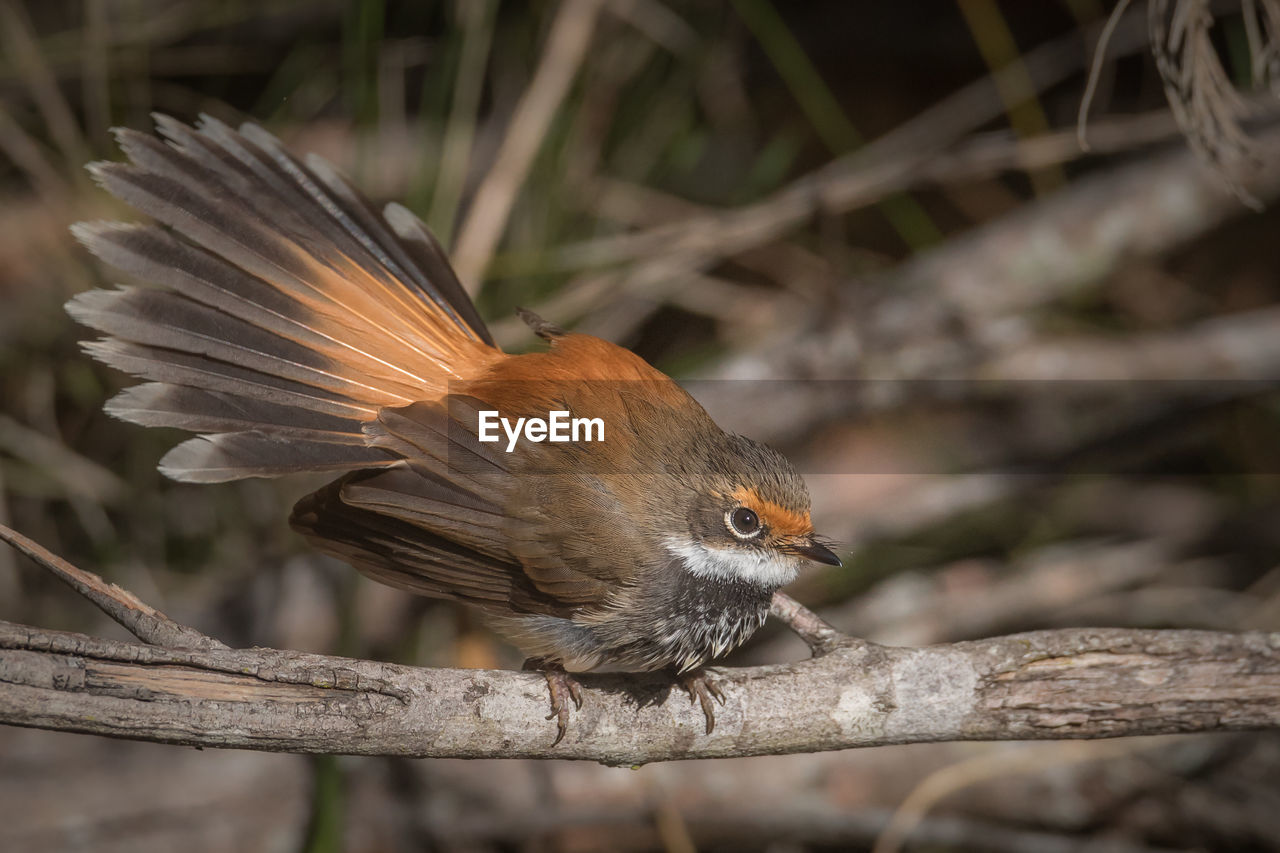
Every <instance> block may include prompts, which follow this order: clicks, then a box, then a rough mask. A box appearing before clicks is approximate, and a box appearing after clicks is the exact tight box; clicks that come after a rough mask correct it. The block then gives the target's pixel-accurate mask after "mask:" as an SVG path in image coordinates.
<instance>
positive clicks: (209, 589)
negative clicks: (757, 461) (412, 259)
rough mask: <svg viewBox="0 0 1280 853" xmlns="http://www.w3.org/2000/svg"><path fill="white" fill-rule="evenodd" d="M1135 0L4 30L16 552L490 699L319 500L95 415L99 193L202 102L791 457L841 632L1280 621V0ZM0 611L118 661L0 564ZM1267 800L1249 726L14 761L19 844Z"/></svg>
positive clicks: (1072, 820)
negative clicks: (524, 751)
mask: <svg viewBox="0 0 1280 853" xmlns="http://www.w3.org/2000/svg"><path fill="white" fill-rule="evenodd" d="M1122 5H1123V6H1124V8H1121V9H1118V10H1117V9H1116V7H1115V5H1114V4H1113V3H1112V2H1110V0H1040V2H1036V3H1026V2H1013V0H1002V2H997V0H913V2H910V3H882V2H873V1H872V0H810V2H804V3H784V2H782V0H611V2H602V3H594V2H589V0H562V2H551V0H547V1H546V2H532V3H517V2H509V0H506V2H499V0H456V2H391V0H358V2H333V0H258V1H257V2H200V1H199V0H43V2H38V3H36V2H22V1H21V0H0V201H2V203H0V306H3V307H0V521H3V522H4V523H6V524H9V525H11V526H13V527H15V528H17V529H18V530H20V531H22V532H23V533H25V534H26V535H28V536H30V537H32V538H34V539H36V540H38V541H39V542H41V543H42V544H44V545H46V546H47V547H49V548H51V549H52V550H53V551H55V552H57V553H59V554H61V555H62V556H64V557H66V558H68V559H70V560H71V561H72V562H74V563H76V564H77V565H79V566H81V567H83V568H85V569H89V570H92V571H95V572H98V573H100V574H102V575H103V576H104V577H106V578H107V579H109V580H112V581H115V582H116V583H118V584H120V585H122V586H124V587H126V588H128V589H130V590H132V591H133V592H134V593H136V594H137V595H139V596H140V597H141V598H142V599H144V600H145V601H147V602H148V603H150V604H152V605H154V606H156V607H158V608H159V609H161V610H163V611H165V612H167V613H168V614H169V615H171V616H173V617H174V618H176V619H178V620H179V621H182V622H185V623H187V624H190V625H193V626H195V627H197V628H198V629H200V630H202V631H204V632H206V633H209V634H212V635H214V636H216V637H218V638H220V639H222V640H223V641H225V642H227V643H230V644H233V645H263V646H278V647H285V648H292V649H301V650H307V651H315V652H326V653H339V654H345V655H352V656H358V657H370V658H377V659H384V660H394V661H402V662H408V663H414V664H420V665H426V666H486V667H488V666H502V667H514V666H518V665H519V662H520V656H519V655H518V653H517V652H516V651H515V650H513V649H511V648H510V647H508V646H506V645H504V644H502V643H501V642H500V641H498V640H496V639H494V638H493V637H492V636H491V635H490V634H489V633H487V632H486V630H485V629H484V627H483V626H482V625H481V624H479V623H478V622H477V621H476V620H475V619H474V618H473V617H472V616H471V615H469V614H467V613H465V612H463V611H460V610H458V609H455V608H454V607H452V606H449V605H446V604H442V603H438V602H432V601H427V600H422V599H414V598H412V597H409V596H407V595H405V594H403V593H400V592H397V591H394V590H390V589H385V588H382V587H379V586H377V585H375V584H373V583H372V582H369V581H366V580H364V579H363V578H361V577H360V576H358V575H357V573H356V572H355V571H353V570H351V569H350V568H349V567H347V566H345V565H342V564H340V563H337V562H334V561H331V560H328V559H325V558H321V557H319V556H317V555H315V554H313V553H310V552H309V551H308V550H307V549H306V548H305V547H304V546H303V544H302V542H301V540H300V539H299V538H298V537H297V536H295V535H294V534H293V533H292V532H291V531H290V530H289V528H288V527H287V525H286V524H285V519H286V517H287V514H288V509H289V507H290V505H291V504H292V502H293V501H294V500H296V499H297V498H298V497H300V496H301V495H303V494H305V493H306V492H307V491H308V490H310V489H311V488H314V487H315V486H317V485H318V483H315V482H302V481H287V482H267V481H261V482H246V483H239V484H232V485H221V486H213V487H197V486H189V485H179V484H175V483H172V482H167V481H165V480H163V479H161V477H160V476H159V475H158V474H157V473H156V471H155V465H156V462H157V460H158V459H159V457H160V456H161V455H162V454H163V452H164V451H165V450H166V449H168V448H169V447H171V446H172V445H173V444H175V443H176V442H177V441H178V440H179V439H180V438H181V436H180V435H179V434H178V433H176V432H165V431H161V430H144V429H141V428H137V427H133V426H129V425H125V424H121V423H118V422H114V421H112V420H110V419H108V418H107V417H106V416H104V415H103V414H102V411H101V406H102V403H103V402H104V401H105V400H106V399H107V398H108V397H109V396H110V395H111V394H112V393H113V392H114V391H116V390H118V389H119V388H120V387H122V386H123V385H124V384H127V381H126V380H125V378H124V377H122V376H120V375H118V374H116V373H113V372H111V371H110V370H108V369H106V368H103V367H102V366H100V365H98V364H96V363H94V362H91V361H90V360H89V359H88V358H87V357H86V356H84V355H82V354H81V353H80V352H79V351H78V349H77V341H78V340H80V339H82V338H84V337H86V336H87V333H86V332H85V331H84V330H83V329H80V328H77V327H76V326H75V325H74V324H73V323H72V321H71V320H70V319H69V318H68V317H67V316H66V314H65V313H64V312H63V311H62V308H61V305H62V303H63V302H64V301H65V300H66V299H67V298H68V297H69V296H71V295H72V294H74V293H76V292H78V291H80V290H83V289H85V288H89V287H95V286H105V285H108V284H110V283H112V281H113V279H112V277H111V275H110V273H109V271H104V270H103V269H102V268H101V267H100V266H99V265H97V264H95V263H93V262H91V260H90V258H89V257H88V255H87V253H86V252H84V251H83V250H82V249H81V248H80V247H79V246H77V245H76V244H75V243H74V242H73V241H72V239H71V238H70V235H69V234H68V231H67V226H68V225H69V224H71V223H72V222H75V221H77V220H81V219H93V218H103V217H121V216H123V217H126V218H128V217H129V216H131V214H130V213H129V212H127V211H125V210H124V209H122V208H121V207H119V206H116V205H115V204H114V203H113V202H111V201H110V200H109V199H108V198H106V196H105V194H104V193H102V192H100V191H97V190H95V189H94V188H93V187H92V185H91V183H90V181H89V180H88V176H87V173H86V172H85V171H84V170H83V168H82V166H83V164H84V163H85V162H87V161H89V160H92V159H97V158H114V157H117V156H118V155H117V153H116V151H115V150H114V148H113V145H112V142H111V137H110V135H109V131H108V128H109V127H111V126H113V125H123V126H128V127H133V128H138V129H146V128H149V127H150V126H151V120H150V118H149V114H150V113H151V112H153V111H163V112H166V113H170V114H172V115H175V116H177V117H179V118H181V119H184V120H193V119H194V118H195V117H196V116H197V115H198V114H200V113H201V112H206V113H209V114H211V115H213V116H216V117H218V118H221V119H223V120H224V121H228V122H231V123H238V122H240V121H245V120H252V121H255V122H259V123H261V124H263V125H264V126H266V127H267V128H268V129H270V130H271V131H273V132H274V133H276V134H278V135H279V136H281V137H282V138H283V139H284V140H285V141H286V142H287V144H288V145H289V146H290V147H292V148H293V149H294V150H295V151H297V152H301V153H305V152H316V153H319V154H321V155H322V156H324V157H326V158H327V159H329V160H330V161H332V162H333V163H335V164H336V165H338V166H339V167H340V168H341V169H342V170H343V171H345V172H346V173H347V174H348V175H350V176H351V177H352V178H353V179H354V181H355V183H356V184H357V185H358V186H360V187H362V188H363V189H364V190H365V191H366V192H367V193H368V194H369V195H370V196H371V197H372V198H373V199H374V200H375V201H377V202H379V203H382V202H386V201H391V200H396V201H402V202H404V203H406V204H408V205H409V206H410V207H411V208H413V209H414V210H415V211H417V212H418V213H419V214H420V215H421V216H422V217H423V218H424V219H425V220H426V221H427V222H428V223H429V224H430V225H431V227H432V228H433V229H434V230H435V232H436V234H437V235H439V237H440V239H441V241H442V242H443V243H445V244H446V245H448V246H451V247H453V252H454V257H455V260H456V262H457V265H458V268H459V272H460V274H461V276H462V278H463V280H464V281H466V282H467V283H468V285H469V286H473V287H475V286H478V302H479V305H480V307H481V311H482V313H483V314H484V315H485V316H486V317H487V318H488V319H489V320H490V322H491V323H492V325H493V328H494V330H495V334H496V336H497V338H498V339H499V341H500V342H501V343H502V345H503V346H504V347H506V348H508V349H510V350H520V349H524V348H531V347H532V346H534V341H533V339H532V336H531V335H530V334H529V333H528V332H527V330H525V329H524V327H523V326H522V325H521V324H520V323H519V322H518V321H515V320H514V318H513V315H512V309H513V308H514V307H516V306H517V305H525V306H528V307H530V308H533V309H535V310H537V311H538V312H539V313H541V314H543V315H544V316H546V317H547V318H549V319H552V320H554V321H555V322H558V323H560V324H563V325H566V326H570V327H573V328H576V329H578V330H582V331H587V332H591V333H593V334H597V335H600V336H602V337H607V338H609V339H611V340H614V341H616V342H618V343H621V344H623V345H625V346H628V347H631V348H633V349H634V350H635V351H637V352H638V353H640V354H641V355H643V356H644V357H645V358H647V359H648V360H650V361H651V362H653V363H654V364H656V365H657V366H658V367H660V368H662V369H663V370H665V371H667V372H669V373H671V374H672V375H674V376H676V377H678V378H681V379H683V380H687V381H688V385H689V387H690V388H691V389H692V390H693V392H694V394H695V396H698V397H699V398H700V399H701V400H703V402H704V403H705V404H706V405H707V406H708V408H709V409H711V410H712V412H713V414H714V415H716V416H717V418H718V419H719V420H720V422H721V424H722V425H724V426H726V427H729V428H733V429H735V430H737V431H739V432H743V433H746V434H749V435H751V436H753V437H755V438H758V439H763V440H767V441H769V442H771V443H773V444H775V445H776V446H778V447H779V448H780V449H782V450H784V451H785V452H787V453H788V454H789V455H790V456H791V457H792V458H793V459H795V460H797V462H798V464H799V467H800V468H801V469H802V471H803V472H804V473H805V474H806V477H807V479H808V480H809V483H810V486H811V489H812V491H813V494H814V506H815V518H816V521H817V524H818V528H819V530H821V531H823V532H824V533H827V534H828V535H830V536H832V537H834V538H836V539H837V540H839V542H840V546H839V549H838V550H839V551H840V553H841V554H842V555H843V556H845V557H846V563H845V567H844V568H843V569H836V570H831V571H819V570H814V571H812V572H810V573H809V574H807V575H805V576H803V577H802V578H801V580H799V581H798V582H797V583H796V584H795V585H794V586H793V587H792V588H791V590H790V591H791V592H792V594H794V595H795V596H796V597H798V598H800V599H801V600H802V601H804V602H806V603H808V604H809V605H811V606H813V607H815V608H818V609H819V610H820V611H821V612H822V613H824V615H826V616H827V617H828V618H829V619H831V620H832V621H833V622H835V623H836V624H837V625H838V626H839V627H840V628H842V629H844V630H847V631H850V632H852V633H855V634H858V635H860V636H864V637H868V638H870V639H873V640H877V641H880V642H886V643H896V644H907V645H918V644H928V643H936V642H949V641H955V640H961V639H966V638H974V637H982V636H989V635H993V634H997V633H1005V632H1011V631H1019V630H1029V629H1037V628H1053V627H1063V626H1078V625H1098V626H1131V627H1158V628H1169V627H1175V628H1177V627H1180V628H1204V629H1218V630H1243V629H1255V628H1256V629H1269V630H1280V571H1278V570H1277V569H1278V567H1280V560H1278V558H1280V479H1278V478H1277V477H1276V474H1277V473H1280V441H1277V436H1278V432H1277V425H1278V422H1280V398H1278V397H1277V395H1276V394H1275V393H1274V392H1273V391H1272V388H1273V385H1272V384H1271V380H1274V379H1276V378H1277V377H1280V278H1278V273H1280V252H1278V251H1277V249H1276V244H1277V240H1276V235H1277V234H1278V233H1280V231H1278V230H1277V229H1280V211H1277V209H1276V208H1275V206H1274V204H1273V201H1274V199H1275V197H1276V195H1277V193H1280V162H1278V158H1277V156H1276V150H1277V149H1276V141H1277V139H1280V127H1277V124H1276V121H1275V119H1276V118H1277V116H1278V107H1280V102H1278V101H1277V99H1276V98H1274V97H1272V96H1271V94H1273V90H1272V89H1271V87H1272V86H1273V85H1275V84H1276V83H1277V82H1278V81H1280V74H1278V73H1277V72H1278V71H1280V47H1278V46H1277V44H1278V43H1277V40H1276V38H1275V36H1276V34H1277V32H1278V28H1280V4H1277V3H1276V2H1275V0H1233V2H1207V0H1165V1H1164V2H1161V0H1156V4H1155V8H1154V10H1152V9H1149V7H1148V5H1147V4H1146V3H1144V2H1140V1H1139V2H1134V3H1125V4H1122ZM1113 12H1117V14H1116V15H1115V16H1114V18H1113V20H1112V24H1113V26H1110V27H1108V28H1107V32H1108V35H1109V40H1108V47H1107V50H1106V55H1105V57H1103V58H1102V59H1101V60H1100V61H1099V62H1097V63H1095V62H1094V58H1095V48H1096V46H1097V44H1098V42H1099V38H1100V36H1102V34H1103V30H1104V24H1106V22H1107V21H1108V18H1109V17H1111V16H1112V13H1113ZM1091 69H1092V70H1093V73H1092V74H1091ZM1086 102H1087V103H1086ZM1082 104H1086V105H1087V107H1088V113H1089V116H1090V119H1089V123H1088V129H1087V139H1085V140H1083V141H1084V143H1085V144H1084V145H1083V146H1082V140H1081V139H1080V138H1079V134H1078V131H1077V120H1078V116H1079V114H1080V113H1081V111H1082ZM1086 149H1087V150H1086ZM0 618H3V619H7V620H12V621H17V622H22V623H27V624H33V625H40V626H43V627H50V628H61V629H67V630H74V631H81V632H85V633H90V634H99V635H105V636H110V637H122V636H123V632H122V631H121V630H120V629H119V628H117V627H115V626H114V625H112V624H111V623H109V622H108V621H107V620H106V619H105V617H103V616H102V615H101V614H99V613H98V612H97V611H96V610H94V609H93V608H92V607H90V606H89V605H87V604H86V603H85V602H83V601H81V600H80V599H78V598H77V597H76V596H75V595H73V594H72V593H70V592H69V591H67V590H66V589H64V588H62V587H61V586H59V585H58V584H56V583H54V582H53V581H52V580H51V579H49V578H48V577H46V576H45V575H43V574H41V573H40V572H39V571H38V570H36V569H35V568H34V567H33V566H31V565H30V564H28V563H26V562H25V561H24V560H21V559H19V558H17V557H15V556H14V555H13V554H12V553H11V552H10V551H8V550H0ZM804 653H805V652H804V647H803V646H802V645H801V644H800V643H799V642H798V641H796V640H794V639H793V638H790V637H789V636H787V635H785V634H784V633H783V632H782V631H780V630H777V629H774V628H772V627H770V628H769V629H767V630H765V631H762V632H761V633H760V634H759V635H758V636H757V638H755V640H753V642H752V643H751V644H750V645H749V646H748V647H747V648H745V649H743V650H742V651H741V652H740V653H738V654H737V655H736V656H735V657H734V658H733V659H731V660H730V661H729V663H730V664H731V665H732V664H737V665H747V664H751V663H757V662H762V661H776V660H787V659H799V658H801V657H803V656H804ZM534 722H536V723H538V724H541V721H534ZM531 724H532V723H531ZM546 725H547V727H548V741H550V733H551V724H550V723H547V724H546ZM1278 783H1280V739H1278V738H1277V737H1276V736H1275V735H1274V734H1270V733H1259V734H1237V735H1230V736H1195V737H1180V738H1154V739H1131V740H1121V741H1101V742H1080V743H1072V742H1064V743H1039V744H1025V743H1002V744H927V745H915V746H906V747H893V748H882V749H869V750H860V751H851V752H842V753H832V754H823V755H798V756H785V757H772V758H754V759H743V760H733V761H717V762H688V763H682V764H669V765H657V766H649V767H644V768H641V769H633V770H625V769H610V768H604V767H598V766H594V765H590V764H583V763H571V762H561V761H547V762H501V761H491V762H490V761H406V760H398V759H367V758H359V759H357V758H332V757H322V758H308V757H301V756H291V755H271V754H257V753H249V752H230V751H228V752H218V751H195V750H190V749H183V748H178V747H167V746H162V745H153V744H135V743H129V742H117V741H109V740H105V739H94V738H89V737H83V736H75V735H62V734H54V733H47V732H39V731H28V730H21V729H3V730H0V849H4V850H23V851H44V850H94V851H98V850H112V851H114V850H120V851H172V850H177V849H182V850H185V851H188V853H204V851H257V850H264V851H332V850H351V851H408V850H424V849H425V850H432V849H440V850H468V851H470V850H476V851H489V850H521V851H523V850H581V851H591V850H637V851H639V850H668V851H688V850H694V849H703V850H770V851H800V850H836V849H841V850H845V849H853V850H861V849H867V850H870V849H875V850H877V851H880V853H884V851H890V850H897V849H921V850H998V851H1006V850H1007V851H1058V850H1063V851H1065V850H1080V849H1086V850H1107V851H1148V850H1152V851H1154V850H1275V849H1280V784H1278Z"/></svg>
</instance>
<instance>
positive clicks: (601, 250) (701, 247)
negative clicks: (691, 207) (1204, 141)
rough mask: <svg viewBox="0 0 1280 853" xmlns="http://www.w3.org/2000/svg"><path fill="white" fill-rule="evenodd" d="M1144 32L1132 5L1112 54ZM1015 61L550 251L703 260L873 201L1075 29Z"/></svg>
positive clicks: (1049, 56) (1060, 76)
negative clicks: (864, 131)
mask: <svg viewBox="0 0 1280 853" xmlns="http://www.w3.org/2000/svg"><path fill="white" fill-rule="evenodd" d="M1098 29H1099V30H1100V29H1101V25H1099V27H1098ZM1146 38H1147V35H1146V27H1145V23H1144V21H1143V16H1142V15H1140V14H1132V13H1131V14H1129V15H1125V16H1124V17H1123V19H1122V20H1121V21H1120V23H1119V25H1117V27H1116V28H1115V34H1114V36H1113V37H1112V43H1113V48H1112V49H1113V50H1114V51H1115V53H1116V55H1123V54H1128V53H1132V52H1133V51H1135V50H1138V49H1140V48H1141V47H1142V46H1143V45H1145V44H1146ZM1022 62H1023V66H1024V69H1012V70H1011V69H1009V68H1004V69H1001V70H1000V71H997V72H995V73H994V74H990V75H988V76H986V77H983V78H981V79H979V80H977V81H975V82H973V83H970V84H968V85H967V86H964V87H963V88H961V89H960V90H958V91H956V92H954V93H952V94H951V95H948V96H947V97H946V98H944V99H943V100H941V101H939V102H938V103H937V104H935V105H934V106H932V107H929V108H928V109H926V110H924V111H922V112H921V113H919V114H918V115H916V116H915V117H913V118H912V119H910V120H909V121H907V122H904V123H903V124H902V125H900V126H899V127H897V128H895V129H894V130H892V131H890V132H889V133H887V134H885V135H884V136H882V137H880V138H879V139H876V140H875V141H873V142H871V143H870V144H868V145H867V146H865V147H864V148H860V149H859V150H857V151H854V152H852V153H850V154H847V155H845V156H843V157H839V158H837V159H835V160H833V161H831V162H830V163H828V164H827V165H825V166H823V167H821V168H819V169H816V170H814V171H812V172H810V173H808V174H807V175H804V176H803V177H801V178H798V179H797V180H795V181H793V182H792V183H790V184H788V185H787V186H785V187H783V188H782V189H780V190H778V191H777V192H775V193H773V194H771V195H770V196H769V197H767V198H765V199H763V200H762V201H760V202H757V203H754V204H749V205H745V206H742V207H739V208H734V209H732V210H729V211H724V212H719V213H715V214H710V215H707V216H695V217H690V218H688V219H684V220H680V221H678V222H674V223H670V224H667V225H663V226H659V227H656V228H650V229H647V230H644V231H639V232H634V233H628V234H622V235H618V236H615V237H606V238H603V239H594V240H587V241H583V242H580V243H576V244H571V245H567V246H562V247H560V248H558V249H553V250H551V251H550V252H549V253H548V254H549V255H552V256H554V257H553V261H554V262H555V263H556V264H559V265H562V267H563V268H577V267H591V266H598V265H604V264H614V263H622V262H627V261H633V260H637V259H643V258H651V257H655V256H665V255H667V254H673V253H674V254H679V255H681V256H689V258H688V259H686V260H682V261H681V263H683V264H685V265H686V266H693V267H698V268H701V267H702V266H705V265H706V264H708V263H711V262H712V261H713V260H714V258H715V257H724V256H729V255H733V254H736V253H737V252H740V251H743V250H744V249H747V248H751V247H754V246H757V245H761V244H763V243H766V242H768V241H770V240H773V239H776V238H778V237H780V236H782V235H783V234H785V233H786V232H787V231H789V230H791V229H793V228H795V227H797V226H799V225H800V224H802V223H803V222H805V221H806V220H807V219H808V218H809V217H811V216H813V215H814V214H815V213H818V212H828V213H840V212H843V211H847V210H851V209H853V208H855V207H859V206H864V205H867V204H873V203H875V202H876V201H878V200H879V199H881V198H883V197H884V196H885V195H887V194H888V193H891V192H893V191H896V190H897V189H898V188H900V187H901V186H903V185H904V183H905V182H907V181H909V180H910V176H911V175H912V174H913V173H914V172H915V171H916V170H917V169H918V168H921V167H922V166H924V165H926V164H927V163H928V162H929V160H930V158H932V157H933V156H935V155H936V154H937V153H939V152H941V151H944V150H945V149H947V148H948V147H950V146H951V145H953V144H955V142H956V141H957V140H960V139H962V138H963V137H964V136H965V135H966V134H968V133H971V132H973V131H974V130H976V129H977V128H980V127H981V126H982V125H984V124H986V123H987V122H989V121H991V120H992V119H995V118H998V117H999V116H1000V115H1001V114H1002V112H1003V110H1004V105H1003V103H1002V101H1001V100H1000V96H999V94H998V93H999V90H1000V88H1001V87H1002V86H1004V85H1007V82H1006V78H1007V77H1008V76H1010V75H1017V74H1021V73H1024V70H1025V72H1029V73H1030V75H1031V77H1032V79H1033V81H1034V82H1035V88H1036V91H1037V92H1041V91H1044V90H1045V89H1047V88H1049V87H1051V86H1054V85H1056V84H1058V83H1060V82H1062V81H1063V80H1065V79H1066V78H1067V77H1069V76H1070V75H1071V74H1074V73H1075V72H1076V71H1077V70H1079V69H1080V68H1081V66H1082V65H1083V62H1084V57H1083V55H1082V53H1081V50H1080V44H1079V38H1078V36H1077V35H1076V34H1074V33H1073V34H1072V35H1070V36H1068V37H1064V38H1060V39H1056V40H1054V41H1052V42H1049V43H1047V44H1044V45H1041V46H1039V47H1036V48H1033V49H1031V50H1029V51H1027V52H1026V53H1025V54H1024V55H1023V57H1022ZM658 263H661V262H658Z"/></svg>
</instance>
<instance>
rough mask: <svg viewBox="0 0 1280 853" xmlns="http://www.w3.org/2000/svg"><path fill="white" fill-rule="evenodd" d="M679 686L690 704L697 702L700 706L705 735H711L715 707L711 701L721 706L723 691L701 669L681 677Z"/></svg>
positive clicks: (714, 718) (713, 727)
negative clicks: (705, 720)
mask: <svg viewBox="0 0 1280 853" xmlns="http://www.w3.org/2000/svg"><path fill="white" fill-rule="evenodd" d="M680 686H681V687H683V688H684V691H685V692H686V693H688V694H689V701H690V702H697V703H698V704H700V705H701V706H702V715H703V716H704V717H706V718H707V734H711V733H712V732H713V731H715V728H716V711H715V705H713V704H712V702H711V700H712V699H715V700H716V701H717V702H719V703H720V704H721V705H723V704H724V699H725V697H724V691H723V690H721V689H720V685H719V684H718V683H717V682H716V680H715V679H714V678H712V677H711V675H710V673H708V672H707V671H706V670H703V669H697V670H694V671H693V672H690V673H686V674H683V675H681V676H680Z"/></svg>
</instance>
